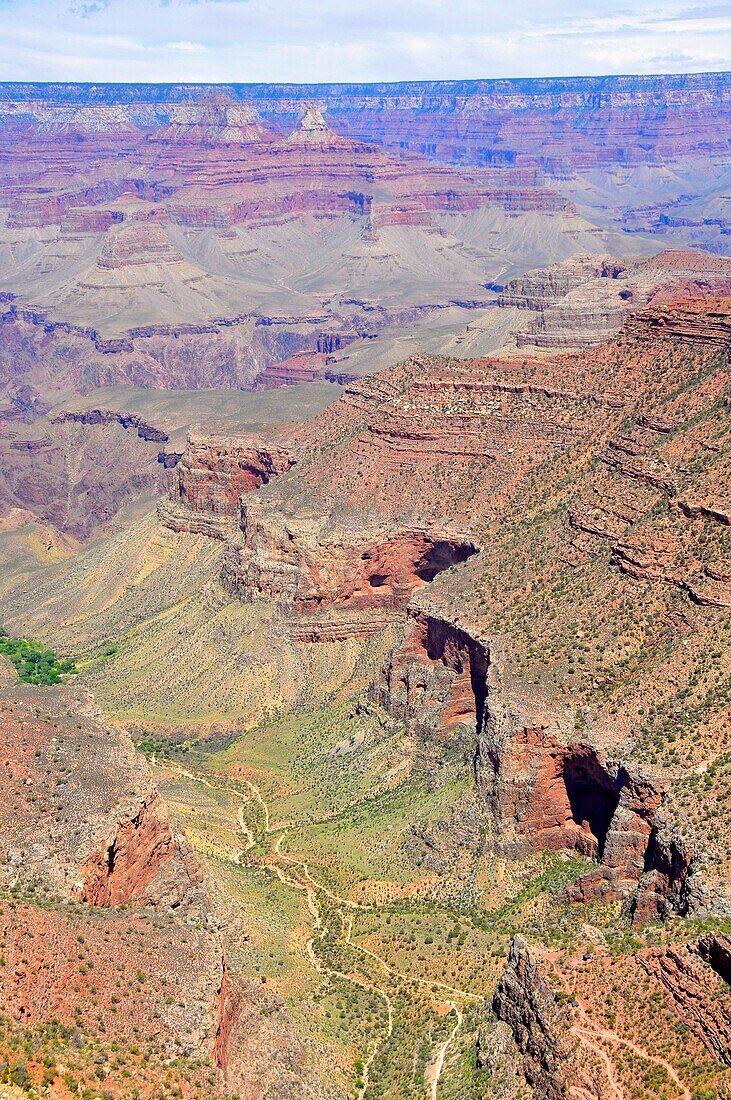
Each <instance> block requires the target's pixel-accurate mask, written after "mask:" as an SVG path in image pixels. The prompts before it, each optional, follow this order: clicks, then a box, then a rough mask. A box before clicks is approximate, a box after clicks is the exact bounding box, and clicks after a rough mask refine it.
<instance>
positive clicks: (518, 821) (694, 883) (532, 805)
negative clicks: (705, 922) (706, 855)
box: [475, 693, 708, 924]
mask: <svg viewBox="0 0 731 1100" xmlns="http://www.w3.org/2000/svg"><path fill="white" fill-rule="evenodd" d="M567 718H568V716H564V718H563V720H562V716H560V715H559V716H558V717H556V716H551V717H550V718H548V719H546V718H545V717H542V716H538V717H536V716H535V715H530V714H528V713H527V712H522V711H521V708H520V705H519V704H518V705H516V702H515V700H512V699H509V698H505V697H503V698H500V697H499V696H493V695H491V694H490V693H488V702H487V712H486V720H485V726H484V733H483V735H482V737H480V738H479V740H478V746H477V753H476V757H475V775H476V780H477V784H478V787H479V788H480V789H481V790H482V791H483V792H484V794H485V797H486V800H487V805H488V807H489V811H490V813H491V816H492V818H493V822H494V826H495V836H496V838H498V840H499V844H500V846H501V848H502V849H503V850H505V851H506V852H509V853H511V854H516V855H517V854H520V852H521V851H525V850H526V849H528V848H553V849H567V848H568V849H574V850H575V851H577V852H580V853H581V854H582V855H585V856H587V857H589V858H591V859H595V860H597V861H598V866H597V867H596V868H594V869H592V870H590V871H588V872H587V873H586V874H584V875H582V876H581V877H580V878H579V879H578V881H577V882H576V884H575V885H574V886H573V887H571V889H570V890H569V891H568V892H567V896H568V897H569V898H570V899H571V900H575V901H593V900H597V899H609V898H614V899H617V900H620V901H622V902H624V903H625V907H626V910H627V913H628V915H630V916H631V917H632V920H633V922H634V923H636V924H645V923H647V922H648V921H652V920H656V919H658V918H663V917H665V916H666V915H667V914H668V913H670V912H676V913H680V914H682V915H688V914H698V915H700V914H702V913H704V912H706V911H707V904H708V903H707V900H706V898H705V894H704V890H703V887H702V884H701V879H700V858H699V854H698V853H697V852H696V851H695V849H694V848H693V846H692V845H691V844H690V843H688V842H686V841H684V840H683V839H682V838H679V837H677V836H676V835H675V834H674V833H673V831H672V830H671V828H670V826H669V823H668V821H667V819H666V816H665V814H664V812H663V808H662V807H663V803H664V801H665V797H666V792H665V789H664V787H663V786H662V785H661V784H660V783H659V782H658V781H657V780H654V779H651V778H648V777H647V776H645V775H643V774H642V773H641V772H640V771H639V770H638V769H636V768H634V767H633V766H631V765H629V764H625V763H622V762H621V761H617V760H615V759H611V758H610V757H608V756H607V754H606V753H605V752H604V751H603V750H602V749H600V748H598V747H596V746H595V745H593V744H592V743H591V742H590V739H589V737H588V736H587V735H584V736H582V737H580V738H579V737H577V736H576V732H575V731H572V730H571V727H570V723H569V722H568V721H567Z"/></svg>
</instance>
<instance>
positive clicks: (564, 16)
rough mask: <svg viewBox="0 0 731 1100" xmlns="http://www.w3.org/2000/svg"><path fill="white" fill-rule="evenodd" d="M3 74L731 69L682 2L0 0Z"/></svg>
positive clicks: (188, 76)
mask: <svg viewBox="0 0 731 1100" xmlns="http://www.w3.org/2000/svg"><path fill="white" fill-rule="evenodd" d="M0 3H2V8H3V34H2V37H0V79H4V80H18V79H20V80H23V79H27V80H33V79H35V80H54V79H59V80H73V79H78V80H97V81H98V80H129V81H135V80H137V81H175V80H191V81H193V80H200V81H213V82H216V81H219V82H224V81H297V82H318V81H359V80H360V81H367V80H409V79H459V78H463V79H475V78H479V77H495V76H570V75H575V74H602V73H615V72H633V71H634V72H652V71H655V72H658V71H670V72H682V71H690V70H695V71H698V70H702V69H731V5H729V4H728V3H715V4H714V3H713V2H709V3H706V4H702V3H701V4H699V3H698V0H696V2H695V4H693V3H692V2H687V0H654V2H653V0H650V2H648V0H623V2H622V5H621V7H620V8H614V9H608V8H607V5H606V2H605V0H583V3H582V6H581V9H580V10H579V11H575V12H572V11H570V10H569V9H568V6H567V5H566V3H565V0H532V2H531V5H530V7H529V8H528V7H527V6H525V5H517V4H513V5H510V4H505V2H504V0H449V2H447V3H445V2H444V0H369V2H368V3H367V4H365V5H360V6H357V5H354V4H353V3H352V0H157V2H154V0H5V2H3V0H0Z"/></svg>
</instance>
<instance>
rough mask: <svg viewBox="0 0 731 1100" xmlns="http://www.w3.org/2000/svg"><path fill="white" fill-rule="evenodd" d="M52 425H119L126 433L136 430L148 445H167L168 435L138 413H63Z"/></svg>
mask: <svg viewBox="0 0 731 1100" xmlns="http://www.w3.org/2000/svg"><path fill="white" fill-rule="evenodd" d="M50 419H51V423H52V424H67V423H74V424H119V425H120V426H121V427H122V428H124V429H125V431H127V430H129V429H130V428H134V430H135V431H136V432H137V436H138V438H139V439H144V440H145V441H146V442H147V443H167V441H168V434H167V432H165V431H163V429H162V428H156V427H155V426H154V424H148V423H147V421H146V420H143V419H142V417H141V416H137V414H136V413H122V412H117V411H116V410H114V409H81V410H79V411H63V412H60V413H56V415H55V416H52V417H51V418H50Z"/></svg>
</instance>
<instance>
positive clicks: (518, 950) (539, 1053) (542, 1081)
mask: <svg viewBox="0 0 731 1100" xmlns="http://www.w3.org/2000/svg"><path fill="white" fill-rule="evenodd" d="M492 1008H493V1012H494V1013H495V1015H496V1016H497V1018H498V1019H499V1020H503V1021H504V1022H505V1023H506V1024H507V1025H508V1027H509V1028H510V1030H511V1032H512V1034H513V1038H514V1040H515V1043H516V1045H517V1048H518V1051H519V1052H520V1055H521V1058H522V1069H523V1074H524V1076H525V1078H526V1080H527V1081H528V1082H529V1084H531V1085H532V1086H533V1087H534V1089H535V1095H536V1096H538V1097H541V1098H544V1100H561V1098H562V1097H565V1096H569V1095H571V1089H572V1087H574V1086H575V1084H576V1082H577V1080H578V1079H579V1078H578V1074H577V1067H576V1061H575V1059H576V1041H575V1039H574V1037H573V1036H572V1035H571V1034H570V1019H571V1016H570V1011H569V1010H568V1009H567V1008H566V1007H563V1006H562V1005H561V1004H560V1003H559V1002H558V1000H557V998H556V994H555V992H554V991H553V990H552V989H551V987H550V985H549V984H548V982H547V980H546V978H545V977H544V976H543V974H542V973H541V969H540V965H539V962H538V959H537V957H536V955H535V954H534V953H533V952H532V951H531V949H530V948H529V946H528V944H527V942H526V941H525V940H524V939H523V937H522V936H516V937H515V938H514V939H513V941H512V943H511V945H510V953H509V955H508V960H507V964H506V967H505V970H504V972H503V975H502V977H501V978H500V981H499V982H498V986H497V989H496V990H495V996H494V998H493V1002H492Z"/></svg>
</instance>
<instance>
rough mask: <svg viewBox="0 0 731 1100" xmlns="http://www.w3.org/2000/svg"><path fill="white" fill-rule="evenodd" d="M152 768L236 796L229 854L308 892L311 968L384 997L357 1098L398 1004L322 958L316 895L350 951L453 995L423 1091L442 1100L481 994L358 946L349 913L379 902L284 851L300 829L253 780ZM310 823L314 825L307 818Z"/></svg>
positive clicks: (323, 929) (327, 929)
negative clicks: (239, 843) (254, 809)
mask: <svg viewBox="0 0 731 1100" xmlns="http://www.w3.org/2000/svg"><path fill="white" fill-rule="evenodd" d="M150 760H151V763H152V765H153V767H157V768H160V769H163V770H170V771H172V772H174V773H175V774H177V775H178V776H179V777H180V778H184V779H187V780H189V781H190V782H192V783H198V784H200V785H201V786H203V787H206V788H208V789H209V790H212V791H220V792H222V793H224V794H228V795H231V796H233V797H234V798H236V799H238V801H239V805H238V808H237V811H236V815H235V821H236V826H237V829H238V830H239V831H240V832H241V833H242V835H243V837H244V840H245V846H244V847H243V848H241V849H239V850H238V851H237V852H235V853H234V854H233V856H232V857H231V862H232V863H235V864H237V865H240V866H245V865H247V864H248V863H252V864H255V865H258V866H260V867H263V868H265V869H266V870H268V871H270V872H271V873H272V874H274V875H275V876H276V877H277V878H278V879H279V881H280V882H281V883H282V884H283V885H284V886H288V887H289V888H290V889H293V890H297V891H301V892H304V893H305V896H306V900H307V908H308V910H309V912H310V914H311V917H312V927H313V935H312V936H310V938H309V939H308V941H307V943H306V946H305V953H306V955H307V959H308V961H309V963H310V965H311V966H312V967H313V969H314V970H315V971H316V972H317V973H318V974H322V975H325V976H327V977H329V978H339V979H341V980H343V981H346V982H352V983H354V984H355V985H357V986H359V987H360V988H361V989H365V990H368V991H369V992H372V993H375V994H376V995H377V996H378V997H380V998H381V999H382V1001H383V1004H384V1008H385V1017H386V1019H385V1026H384V1029H383V1033H382V1035H381V1036H380V1038H378V1039H376V1040H375V1042H374V1043H373V1044H372V1045H371V1047H370V1049H369V1050H368V1052H367V1053H366V1054H365V1055H364V1057H363V1059H362V1070H361V1073H360V1086H359V1087H358V1089H357V1091H356V1093H355V1097H356V1100H365V1097H366V1095H367V1093H368V1088H369V1084H370V1070H371V1067H372V1065H373V1063H374V1061H375V1060H376V1058H377V1057H378V1055H379V1053H380V1052H381V1050H382V1049H383V1046H384V1044H385V1043H386V1042H387V1041H388V1040H389V1039H390V1038H391V1036H392V1035H393V1031H394V1007H393V998H392V994H391V993H390V992H389V990H388V989H386V988H385V986H383V985H380V984H378V983H377V982H374V981H372V980H369V979H368V977H366V976H364V975H363V974H360V973H357V972H353V971H348V972H345V971H341V970H337V969H335V968H333V967H330V966H328V965H327V964H326V963H324V962H323V961H322V959H321V958H320V957H319V955H318V953H317V951H316V946H315V945H316V944H317V943H322V942H323V941H324V939H325V937H326V936H328V935H330V934H332V933H333V931H334V930H333V928H332V926H331V923H329V917H328V914H327V913H325V912H323V908H322V904H321V902H320V901H319V900H318V895H319V896H320V897H322V898H324V899H327V901H328V902H331V903H332V904H333V905H334V906H336V915H337V918H338V921H339V925H340V930H339V933H338V935H337V937H336V941H337V942H338V943H340V944H341V945H342V946H343V947H346V948H350V949H351V950H353V951H355V952H358V953H359V954H360V955H362V956H363V958H364V959H367V960H370V961H372V962H374V963H375V964H376V965H377V966H378V967H379V968H380V969H381V970H382V971H383V973H384V975H385V976H386V977H388V978H389V979H391V980H392V981H393V982H394V983H396V984H397V985H398V984H399V983H403V984H404V985H406V986H407V987H408V986H415V987H417V988H420V987H427V988H429V989H430V990H434V989H439V990H440V991H444V992H445V993H447V994H449V995H450V998H452V999H450V1000H449V1001H448V1002H447V1003H448V1006H449V1011H450V1014H452V1013H453V1014H454V1016H455V1023H454V1026H453V1028H452V1029H451V1031H450V1032H449V1034H448V1035H447V1036H446V1038H445V1039H443V1040H442V1041H441V1042H440V1043H439V1044H438V1046H437V1048H436V1050H435V1051H434V1056H433V1058H432V1060H431V1061H430V1062H429V1064H428V1065H427V1067H426V1071H425V1075H424V1082H425V1090H427V1093H426V1094H427V1095H428V1098H429V1100H438V1097H439V1082H440V1080H441V1077H442V1073H443V1070H444V1065H445V1061H446V1058H447V1054H448V1052H449V1050H450V1048H451V1047H452V1046H453V1044H454V1042H455V1040H456V1038H457V1036H458V1034H459V1032H460V1030H461V1028H462V1027H463V1025H464V1015H463V1013H462V1011H461V1009H460V1004H459V1002H460V1001H462V1002H463V1003H468V1004H469V1003H471V1004H480V1003H481V1002H482V998H481V997H479V996H478V995H477V994H475V993H471V992H470V991H468V990H465V989H458V988H457V987H456V986H452V985H449V984H448V983H446V982H440V981H436V980H429V979H426V978H419V977H415V976H414V975H411V974H407V973H405V972H404V971H401V970H398V969H396V968H395V967H393V966H391V965H390V964H389V963H388V962H387V961H386V959H384V958H383V956H381V955H379V954H378V953H377V952H376V951H372V950H371V949H370V948H368V947H365V946H363V945H362V944H359V943H358V942H356V941H355V940H354V939H353V920H352V917H351V916H349V915H347V913H348V911H350V912H352V911H353V910H362V911H368V912H377V911H378V908H379V907H378V906H376V905H363V904H361V903H359V902H354V901H352V900H351V899H350V898H345V897H342V896H341V895H340V894H336V893H334V892H333V891H332V890H330V889H329V888H328V887H327V886H325V884H324V883H322V882H319V881H318V880H317V879H315V878H314V877H313V875H312V873H311V872H310V869H309V866H308V864H307V863H306V862H304V861H303V860H299V859H297V858H296V857H294V856H291V855H287V854H286V853H285V852H283V851H282V844H283V842H284V840H285V838H286V836H287V834H288V833H289V832H291V831H292V830H294V829H297V828H300V827H302V826H301V825H300V824H299V823H296V822H274V823H272V821H271V813H270V809H269V805H268V803H267V801H266V799H265V798H264V796H263V795H262V793H261V790H260V789H259V787H257V785H256V784H255V783H252V782H251V781H250V780H248V779H245V780H242V783H243V784H244V785H245V786H246V788H247V789H248V791H249V794H248V795H247V794H244V793H242V791H241V790H239V789H237V788H236V787H230V786H226V785H224V784H221V783H214V782H212V781H211V780H210V779H208V778H207V777H206V776H205V775H202V774H200V773H197V772H192V771H190V770H189V769H187V768H183V767H182V766H180V765H177V764H176V765H170V764H167V763H160V762H159V761H158V760H157V758H156V756H155V754H152V755H151V757H150ZM252 801H253V802H255V803H256V804H257V805H258V806H259V809H260V811H261V818H262V828H261V831H260V832H259V834H258V836H257V835H256V834H255V833H254V831H253V830H252V828H251V826H250V825H248V824H247V822H246V820H245V806H247V805H249V804H250V803H251V802H252ZM308 824H310V823H309V822H308ZM275 835H276V841H275V842H274V844H273V845H271V847H270V849H269V850H268V851H267V852H266V853H265V854H264V855H262V856H255V857H253V858H252V857H251V855H250V853H251V852H252V849H254V848H255V847H256V845H257V843H259V842H262V841H264V842H265V841H266V839H267V838H269V837H273V836H275Z"/></svg>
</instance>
